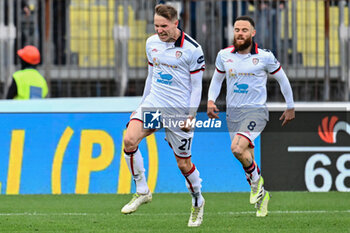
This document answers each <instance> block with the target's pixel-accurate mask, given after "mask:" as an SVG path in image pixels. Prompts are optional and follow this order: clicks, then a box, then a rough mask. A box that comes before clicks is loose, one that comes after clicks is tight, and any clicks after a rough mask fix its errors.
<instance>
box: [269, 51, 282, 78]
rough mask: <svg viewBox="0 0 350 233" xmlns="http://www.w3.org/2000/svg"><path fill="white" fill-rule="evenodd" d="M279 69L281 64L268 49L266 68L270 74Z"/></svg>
mask: <svg viewBox="0 0 350 233" xmlns="http://www.w3.org/2000/svg"><path fill="white" fill-rule="evenodd" d="M280 69H281V64H280V63H279V61H278V60H277V58H276V57H275V55H273V53H272V52H270V51H269V52H268V56H267V58H266V70H267V71H268V72H269V73H270V74H275V73H277V72H278V71H279V70H280Z"/></svg>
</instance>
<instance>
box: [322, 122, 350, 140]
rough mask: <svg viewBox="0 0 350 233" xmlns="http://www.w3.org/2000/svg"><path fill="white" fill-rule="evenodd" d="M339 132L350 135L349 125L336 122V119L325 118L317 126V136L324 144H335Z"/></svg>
mask: <svg viewBox="0 0 350 233" xmlns="http://www.w3.org/2000/svg"><path fill="white" fill-rule="evenodd" d="M339 131H345V132H346V133H347V134H348V135H350V124H349V123H348V122H345V121H338V117H336V116H332V117H330V118H329V117H325V118H323V119H322V123H321V125H319V126H318V135H319V136H320V138H321V139H322V140H323V141H324V142H326V143H332V144H334V143H336V142H337V134H338V132H339Z"/></svg>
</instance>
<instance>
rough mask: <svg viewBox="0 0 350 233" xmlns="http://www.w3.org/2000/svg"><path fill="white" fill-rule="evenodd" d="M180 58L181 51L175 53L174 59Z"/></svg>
mask: <svg viewBox="0 0 350 233" xmlns="http://www.w3.org/2000/svg"><path fill="white" fill-rule="evenodd" d="M181 56H182V52H181V51H176V53H175V57H176V58H177V59H179V58H180V57H181Z"/></svg>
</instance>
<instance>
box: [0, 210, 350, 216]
mask: <svg viewBox="0 0 350 233" xmlns="http://www.w3.org/2000/svg"><path fill="white" fill-rule="evenodd" d="M255 213H256V212H255V211H237V212H232V211H227V212H206V213H205V215H251V214H255ZM330 213H350V210H285V211H282V210H272V211H269V214H330ZM119 214H120V213H119V212H118V213H108V212H106V213H37V212H33V213H29V212H23V213H0V217H1V216H88V215H95V216H96V215H101V216H105V215H119ZM188 214H189V213H187V212H186V213H185V212H184V213H176V212H172V213H133V214H131V216H176V215H188Z"/></svg>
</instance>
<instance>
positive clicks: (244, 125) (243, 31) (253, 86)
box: [207, 16, 295, 217]
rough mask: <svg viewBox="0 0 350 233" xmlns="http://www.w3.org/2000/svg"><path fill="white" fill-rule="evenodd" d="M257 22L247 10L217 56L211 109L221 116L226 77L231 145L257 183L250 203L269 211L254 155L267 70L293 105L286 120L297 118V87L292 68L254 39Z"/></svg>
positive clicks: (264, 120) (250, 179)
mask: <svg viewBox="0 0 350 233" xmlns="http://www.w3.org/2000/svg"><path fill="white" fill-rule="evenodd" d="M254 27H255V23H254V21H253V19H252V18H250V17H248V16H241V17H238V18H237V19H236V20H235V23H234V45H233V46H231V47H228V48H225V49H222V50H221V51H220V52H219V53H218V55H217V58H216V63H215V65H216V70H215V72H214V74H213V77H212V80H211V83H210V87H209V94H208V104H207V113H208V116H209V117H210V118H218V113H217V112H218V111H219V109H218V108H217V106H216V105H215V100H216V99H217V97H218V95H219V93H220V90H221V84H222V82H223V80H224V79H225V77H226V83H227V94H226V106H227V108H226V116H227V126H228V129H229V131H230V137H231V141H232V143H231V150H232V153H233V154H234V156H235V157H236V158H237V159H238V160H239V161H240V162H241V164H242V165H243V168H244V171H245V174H246V178H247V180H248V182H249V184H250V186H251V192H250V203H251V204H255V208H256V209H257V212H256V216H258V217H265V216H266V215H267V213H268V210H267V208H268V202H269V200H270V194H269V192H268V191H266V190H265V189H264V179H263V177H262V176H261V175H260V170H259V167H258V165H257V164H256V162H255V160H254V139H255V138H257V137H258V136H259V134H260V133H261V132H262V130H263V129H264V128H265V126H266V123H267V121H268V110H267V107H266V98H267V93H266V82H267V73H270V74H271V75H272V77H273V78H274V79H276V80H277V81H278V83H279V85H280V88H281V92H282V94H283V96H284V99H285V101H286V103H287V109H286V110H285V111H284V112H283V114H282V116H281V117H280V120H283V123H282V126H284V125H285V124H287V123H288V122H289V121H291V120H293V119H294V118H295V112H294V101H293V93H292V88H291V86H290V83H289V81H288V78H287V76H286V74H285V73H284V71H283V69H282V67H281V65H280V63H279V62H278V61H277V59H276V58H275V56H274V55H273V54H272V53H271V52H270V51H269V50H264V49H260V48H258V45H257V44H256V43H255V42H254V41H253V37H254V36H255V34H256V31H255V28H254Z"/></svg>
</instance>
